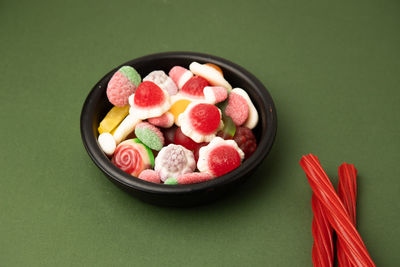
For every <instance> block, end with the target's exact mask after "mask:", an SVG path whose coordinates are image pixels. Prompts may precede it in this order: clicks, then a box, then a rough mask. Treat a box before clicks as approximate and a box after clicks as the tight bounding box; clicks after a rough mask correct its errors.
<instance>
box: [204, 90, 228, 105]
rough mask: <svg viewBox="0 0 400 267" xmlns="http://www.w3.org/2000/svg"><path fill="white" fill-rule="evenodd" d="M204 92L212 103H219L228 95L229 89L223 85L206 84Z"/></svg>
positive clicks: (207, 99)
mask: <svg viewBox="0 0 400 267" xmlns="http://www.w3.org/2000/svg"><path fill="white" fill-rule="evenodd" d="M203 93H204V97H205V99H206V101H207V102H208V103H210V104H217V103H219V102H222V101H224V100H225V99H226V98H227V97H228V91H227V90H226V88H225V87H222V86H206V87H204V89H203Z"/></svg>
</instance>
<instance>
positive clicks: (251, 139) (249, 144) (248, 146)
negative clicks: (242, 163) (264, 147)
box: [233, 127, 257, 159]
mask: <svg viewBox="0 0 400 267" xmlns="http://www.w3.org/2000/svg"><path fill="white" fill-rule="evenodd" d="M233 140H235V142H236V143H237V145H238V146H239V148H240V149H241V150H242V151H243V153H244V158H245V159H247V158H249V157H250V156H251V155H252V154H253V153H254V151H255V150H256V148H257V140H256V137H255V136H254V134H253V132H252V131H251V130H250V129H249V128H247V127H237V128H236V133H235V136H234V137H233Z"/></svg>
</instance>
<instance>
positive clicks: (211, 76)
mask: <svg viewBox="0 0 400 267" xmlns="http://www.w3.org/2000/svg"><path fill="white" fill-rule="evenodd" d="M189 69H190V70H191V71H192V72H193V74H195V75H199V76H201V77H203V78H205V79H206V80H207V81H208V82H209V83H210V84H211V85H215V86H222V87H225V88H226V89H227V90H228V91H230V90H232V86H231V85H230V84H229V83H228V82H227V81H226V80H225V78H224V76H223V75H222V74H221V73H220V72H219V71H218V70H216V69H215V68H213V67H211V66H209V65H205V64H200V63H198V62H192V63H191V64H190V65H189Z"/></svg>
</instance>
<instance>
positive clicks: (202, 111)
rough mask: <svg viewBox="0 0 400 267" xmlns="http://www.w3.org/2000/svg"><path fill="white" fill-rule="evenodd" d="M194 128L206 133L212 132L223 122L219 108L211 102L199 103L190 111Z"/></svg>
mask: <svg viewBox="0 0 400 267" xmlns="http://www.w3.org/2000/svg"><path fill="white" fill-rule="evenodd" d="M189 118H190V121H191V124H192V126H193V128H194V129H195V130H196V131H197V132H199V133H201V134H204V135H207V134H212V133H213V132H214V131H215V130H216V129H218V126H219V124H220V122H221V114H220V112H219V110H218V108H217V107H216V106H214V105H211V104H205V103H202V104H197V105H196V106H194V107H193V108H192V109H191V110H190V113H189Z"/></svg>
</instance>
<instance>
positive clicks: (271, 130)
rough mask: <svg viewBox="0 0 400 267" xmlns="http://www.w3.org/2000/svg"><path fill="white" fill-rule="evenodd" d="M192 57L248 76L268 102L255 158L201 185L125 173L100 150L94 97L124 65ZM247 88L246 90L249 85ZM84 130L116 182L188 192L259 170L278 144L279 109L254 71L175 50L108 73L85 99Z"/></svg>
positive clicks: (83, 134) (149, 189)
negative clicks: (155, 180)
mask: <svg viewBox="0 0 400 267" xmlns="http://www.w3.org/2000/svg"><path fill="white" fill-rule="evenodd" d="M188 57H190V59H191V60H192V61H197V62H209V63H214V64H216V65H218V66H219V67H221V69H228V70H229V71H231V72H233V73H234V74H235V75H238V76H239V78H241V79H245V80H246V82H247V83H249V84H250V85H251V87H252V89H254V91H256V93H257V94H258V95H260V96H261V97H260V101H262V102H263V104H265V107H266V108H268V110H266V114H267V118H266V121H267V123H268V127H267V129H266V134H265V135H264V136H262V138H261V137H260V141H259V143H258V144H257V149H256V151H255V152H254V153H253V155H252V156H251V157H250V158H249V159H252V160H249V159H247V160H246V161H244V162H243V163H242V164H241V166H239V167H238V168H237V169H235V170H233V171H231V172H229V173H227V174H225V175H223V176H220V177H218V178H217V179H212V180H210V181H206V182H202V183H197V184H189V185H164V184H156V183H150V182H147V181H144V180H141V179H132V178H131V177H132V176H131V175H129V174H127V173H125V172H124V171H122V170H121V169H119V168H117V167H116V166H114V165H113V164H112V162H111V160H110V159H109V158H108V157H107V156H106V155H105V154H104V152H103V151H102V150H101V149H100V147H99V145H98V141H97V138H96V136H94V135H93V123H92V118H93V115H94V108H93V105H95V104H96V103H94V101H93V98H96V97H99V95H101V94H102V92H103V90H105V89H104V88H102V85H101V83H104V80H105V79H109V78H111V76H112V74H113V73H114V72H116V71H117V70H118V69H119V68H120V67H122V66H124V65H130V66H135V64H138V63H139V62H143V61H148V60H153V59H162V58H164V59H168V58H175V59H176V58H181V59H187V58H188ZM244 89H245V90H246V88H244ZM259 114H260V112H259ZM259 123H260V122H259ZM80 131H81V138H82V142H83V144H84V147H85V149H86V151H87V153H88V154H89V156H90V158H91V159H92V161H93V162H94V163H95V165H96V166H97V167H98V168H100V169H101V170H102V171H103V173H105V174H106V175H107V176H108V177H109V178H111V179H113V180H114V181H115V182H117V183H120V184H121V185H124V186H126V187H129V188H132V189H136V190H139V191H144V192H147V193H151V194H188V193H192V192H195V191H203V190H207V189H216V188H218V187H223V186H225V185H226V184H231V183H234V182H236V181H238V180H240V179H241V178H243V177H246V176H247V175H248V174H249V173H250V172H251V171H252V170H253V169H255V168H256V167H257V166H258V165H260V164H261V163H262V161H263V160H264V159H265V158H266V156H267V155H268V153H269V151H270V150H271V148H272V145H273V143H274V140H275V137H276V132H277V115H276V108H275V104H274V101H273V99H272V97H271V95H270V94H269V92H268V90H267V88H266V87H265V86H264V85H263V84H262V83H261V82H260V81H259V80H258V79H257V78H256V77H255V76H254V75H253V74H251V73H250V72H249V71H247V70H246V69H244V68H243V67H241V66H239V65H237V64H236V63H233V62H231V61H229V60H227V59H224V58H221V57H218V56H214V55H210V54H205V53H199V52H190V51H171V52H161V53H154V54H148V55H145V56H141V57H138V58H135V59H132V60H129V61H127V62H125V63H123V64H121V65H119V66H117V67H115V68H114V69H112V70H111V71H109V72H108V73H107V74H105V75H104V76H103V77H102V78H101V79H100V80H99V81H98V82H97V83H96V84H95V85H94V86H93V88H92V89H91V91H90V92H89V94H88V95H87V97H86V99H85V101H84V104H83V107H82V110H81V116H80Z"/></svg>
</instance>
